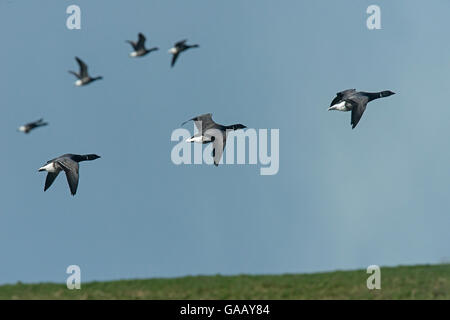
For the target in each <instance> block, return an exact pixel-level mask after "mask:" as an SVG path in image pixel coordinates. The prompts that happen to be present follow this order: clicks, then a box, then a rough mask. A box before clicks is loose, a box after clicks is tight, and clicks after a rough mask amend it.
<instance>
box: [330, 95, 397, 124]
mask: <svg viewBox="0 0 450 320" xmlns="http://www.w3.org/2000/svg"><path fill="white" fill-rule="evenodd" d="M393 94H395V92H392V91H389V90H387V91H380V92H363V91H359V92H356V90H355V89H348V90H344V91H341V92H338V93H336V97H335V98H334V99H333V101H331V104H330V107H329V108H328V110H329V111H330V110H338V111H350V110H351V111H352V121H351V125H352V129H354V128H355V127H356V125H357V124H358V122H359V120H360V119H361V117H362V115H363V113H364V111H365V110H366V106H367V103H368V102H370V101H372V100H375V99H379V98H384V97H389V96H391V95H393Z"/></svg>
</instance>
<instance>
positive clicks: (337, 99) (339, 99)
mask: <svg viewBox="0 0 450 320" xmlns="http://www.w3.org/2000/svg"><path fill="white" fill-rule="evenodd" d="M355 92H356V89H347V90H344V91H341V92H338V93H336V97H335V98H334V99H333V101H331V104H330V107H331V106H334V105H335V104H337V103H340V102H342V101H343V100H345V99H346V98H347V97H349V96H351V95H352V94H354V93H355Z"/></svg>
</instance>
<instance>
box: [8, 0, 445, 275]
mask: <svg viewBox="0 0 450 320" xmlns="http://www.w3.org/2000/svg"><path fill="white" fill-rule="evenodd" d="M71 4H77V5H79V6H80V8H81V12H82V24H81V27H82V29H81V30H68V29H67V28H66V19H67V17H68V15H67V14H66V8H67V6H69V5H71ZM371 4H378V5H379V6H380V7H381V19H382V21H381V25H382V29H381V30H372V31H370V30H368V29H367V27H366V19H367V17H368V15H367V14H366V8H367V7H368V6H369V5H371ZM449 9H450V3H449V2H448V1H438V0H436V1H432V2H425V1H376V3H374V2H373V1H357V2H356V1H350V0H348V1H339V2H338V1H312V0H311V1H294V0H292V1H288V0H283V1H269V0H267V1H265V0H258V1H256V0H252V1H238V0H232V1H207V0H204V1H200V0H195V1H183V0H178V1H114V2H112V1H106V0H104V1H100V0H97V1H87V0H84V1H60V0H58V1H56V0H54V1H49V0H45V1H19V0H10V1H7V0H1V1H0V30H1V31H0V34H1V38H2V42H3V47H4V49H3V50H1V51H0V64H1V70H2V71H1V73H0V92H1V94H0V106H1V108H2V111H3V112H2V116H1V117H0V145H1V149H2V154H3V156H2V157H0V166H1V168H3V170H2V175H1V176H2V179H0V194H1V195H2V197H1V201H0V283H14V282H16V281H19V280H20V281H22V282H42V281H55V282H65V280H66V278H67V276H68V275H67V274H66V273H65V270H66V268H67V266H69V265H72V264H76V265H79V266H80V267H81V272H82V281H91V280H106V279H122V278H144V277H146V278H147V277H173V276H183V275H197V274H218V273H220V274H239V273H251V274H262V273H288V272H289V273H292V272H295V273H298V272H316V271H326V270H336V269H354V268H366V267H367V266H369V265H371V264H377V265H381V266H383V265H398V264H416V263H439V262H442V261H448V259H449V257H450V245H449V244H450V233H449V232H448V225H449V223H450V215H449V205H450V197H449V196H448V185H449V181H450V168H449V166H448V164H449V163H450V150H449V148H448V136H449V129H448V128H449V126H448V124H449V120H450V108H449V107H448V105H447V101H448V97H447V96H448V88H449V86H450V81H449V79H450V78H449V70H450V59H449V56H450V43H449V42H448V41H445V39H447V37H448V32H449V25H448V17H447V15H448V12H449ZM138 32H143V33H144V34H145V35H146V36H147V41H148V45H151V46H153V45H156V46H159V47H160V51H158V52H156V53H151V54H150V55H149V56H146V57H144V58H142V59H131V58H129V57H128V54H129V52H130V51H131V47H130V46H129V45H128V44H126V43H125V42H124V41H125V40H127V39H129V40H134V39H136V38H137V33H138ZM184 38H188V39H189V42H190V43H198V44H200V48H199V49H193V50H191V51H188V52H186V53H184V54H182V55H181V56H180V58H179V60H178V61H177V64H176V65H175V67H174V68H173V69H171V68H170V66H169V65H170V55H169V54H168V53H167V50H168V49H169V48H170V47H171V46H172V45H173V43H174V42H175V41H177V40H181V39H184ZM74 56H79V57H80V58H82V59H83V60H85V61H86V62H87V63H88V65H89V70H90V73H91V74H92V75H102V76H103V77H104V79H103V80H102V81H98V82H96V83H93V84H91V85H89V86H86V87H82V88H76V87H74V85H73V82H74V81H75V78H74V77H73V76H72V75H70V74H69V73H67V70H76V69H77V65H76V62H75V60H74ZM348 88H356V89H358V90H363V91H380V90H392V91H394V92H396V93H397V94H396V95H394V96H391V97H389V98H386V99H381V100H377V101H374V102H371V103H370V104H369V106H368V108H367V110H366V112H365V114H364V116H363V117H362V119H361V121H360V123H359V124H358V126H357V127H356V129H355V130H351V126H350V114H349V113H338V112H328V111H327V110H326V109H327V107H328V106H329V103H330V101H331V100H332V99H333V97H334V95H335V93H336V92H338V91H341V90H344V89H348ZM207 112H212V113H213V115H214V119H215V120H216V121H217V122H219V123H223V124H232V123H243V124H245V125H247V126H248V127H250V128H257V129H259V128H264V129H271V128H275V129H279V130H280V170H279V173H278V174H277V175H274V176H261V175H260V174H259V166H254V165H228V166H227V165H224V166H219V167H217V168H216V167H214V166H208V165H181V166H176V165H174V164H173V163H172V162H171V160H170V152H171V149H172V148H173V147H174V145H175V143H174V142H172V141H170V136H171V133H172V131H173V130H174V129H176V128H178V127H179V125H180V124H181V122H183V121H184V120H187V119H189V118H191V117H193V116H196V115H198V114H202V113H207ZM41 117H43V118H45V120H47V121H48V122H49V123H50V125H49V126H48V127H45V128H42V129H39V130H36V131H33V132H32V133H31V134H29V135H24V134H21V133H18V132H16V128H17V127H18V126H19V125H21V124H23V123H26V122H29V121H32V120H36V119H39V118H41ZM186 128H189V129H190V130H193V127H192V125H191V124H190V125H188V126H186ZM68 152H70V153H80V154H84V153H97V154H99V155H101V156H102V158H101V159H98V160H96V161H93V162H85V163H82V164H81V166H80V184H79V188H78V193H77V195H76V196H75V197H72V196H70V193H69V189H68V186H67V182H66V180H65V177H64V176H63V175H60V176H59V177H58V179H57V180H56V181H55V183H54V185H53V186H52V187H51V188H50V189H49V190H48V191H47V192H45V193H44V192H43V185H44V181H45V174H44V173H38V172H37V169H38V168H39V167H40V166H41V165H42V164H44V163H45V162H46V161H47V160H49V159H51V158H53V157H55V156H58V155H61V154H64V153H68Z"/></svg>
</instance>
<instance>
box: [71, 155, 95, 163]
mask: <svg viewBox="0 0 450 320" xmlns="http://www.w3.org/2000/svg"><path fill="white" fill-rule="evenodd" d="M94 159H95V154H84V155H75V156H73V160H74V161H76V162H81V161H88V160H94Z"/></svg>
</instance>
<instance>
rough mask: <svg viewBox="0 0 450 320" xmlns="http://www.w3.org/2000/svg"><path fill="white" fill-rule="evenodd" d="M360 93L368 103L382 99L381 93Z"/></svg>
mask: <svg viewBox="0 0 450 320" xmlns="http://www.w3.org/2000/svg"><path fill="white" fill-rule="evenodd" d="M362 93H363V94H364V95H365V96H367V97H368V98H369V101H372V100H375V99H379V98H383V97H384V96H383V92H382V91H380V92H362Z"/></svg>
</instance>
